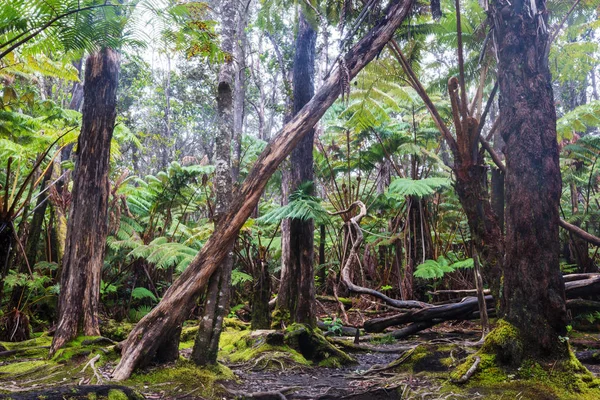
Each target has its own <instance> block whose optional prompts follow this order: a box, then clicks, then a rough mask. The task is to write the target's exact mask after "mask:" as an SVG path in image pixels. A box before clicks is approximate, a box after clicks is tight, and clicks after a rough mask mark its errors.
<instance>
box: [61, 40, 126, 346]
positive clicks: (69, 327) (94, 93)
mask: <svg viewBox="0 0 600 400" xmlns="http://www.w3.org/2000/svg"><path fill="white" fill-rule="evenodd" d="M118 78H119V55H118V53H117V52H116V51H114V50H112V49H108V48H104V49H102V50H100V51H99V52H97V53H94V54H92V55H90V56H89V57H88V59H87V61H86V68H85V86H84V106H83V124H82V126H81V134H80V135H79V141H78V146H77V154H78V157H77V164H76V168H75V176H74V181H73V199H72V203H71V212H70V218H69V221H68V226H67V243H66V248H65V255H64V259H63V268H62V276H61V291H60V296H59V304H58V307H59V321H58V326H57V328H56V334H55V335H54V339H53V341H52V346H51V348H50V354H54V353H55V352H56V350H58V349H59V348H61V347H62V346H63V345H64V344H65V343H66V342H67V341H69V340H71V339H73V338H74V337H75V336H77V333H78V326H79V324H80V323H83V332H84V333H85V334H86V335H99V334H100V329H99V325H98V302H99V297H100V274H101V269H102V264H103V261H104V249H105V245H106V236H107V234H108V223H107V212H108V196H109V182H108V172H109V166H110V165H109V161H110V141H111V139H112V134H113V129H114V126H115V117H116V110H115V107H116V96H117V84H118Z"/></svg>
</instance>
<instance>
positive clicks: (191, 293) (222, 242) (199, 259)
mask: <svg viewBox="0 0 600 400" xmlns="http://www.w3.org/2000/svg"><path fill="white" fill-rule="evenodd" d="M412 5H413V1H412V0H396V1H393V2H392V3H390V5H389V6H388V8H387V10H385V11H386V12H385V14H383V15H385V17H383V18H382V20H381V21H380V22H379V23H378V24H377V25H376V26H375V27H374V28H373V29H371V30H370V31H369V32H368V33H367V34H366V36H364V37H363V38H362V39H361V40H360V41H359V42H358V43H356V45H354V46H353V47H352V48H351V49H350V50H349V51H348V53H347V54H346V56H345V57H344V59H345V64H346V67H347V73H348V78H350V79H351V78H354V77H355V76H356V74H358V72H359V71H360V70H361V69H363V68H364V67H365V66H366V65H367V64H368V63H369V62H370V61H371V60H372V59H373V58H375V56H376V55H377V54H379V52H380V51H381V50H382V49H383V47H384V46H385V44H386V43H387V42H388V41H389V40H390V39H391V38H392V36H393V34H394V32H395V31H396V29H397V28H398V27H399V26H400V25H401V24H402V21H404V19H405V18H406V16H407V15H408V13H409V11H410V10H411V8H412ZM344 75H345V73H344V72H341V71H340V70H339V69H336V70H335V71H333V72H332V73H331V75H330V76H329V78H328V79H327V80H326V81H325V83H324V84H323V86H322V87H321V88H320V89H319V91H318V92H317V93H316V94H315V96H314V97H313V98H312V99H311V101H309V102H308V104H306V105H305V106H304V107H303V108H302V110H301V111H300V112H299V113H297V114H296V116H294V117H293V118H292V119H291V120H290V121H289V122H288V123H287V124H285V125H284V127H283V128H282V130H281V131H280V132H279V134H278V135H277V137H276V138H274V139H273V140H272V141H271V143H269V145H268V146H267V148H266V149H265V150H264V151H263V153H262V154H261V156H260V157H259V158H258V160H257V161H256V162H255V163H254V167H253V168H252V170H251V171H250V173H249V175H248V177H247V178H246V180H245V181H244V184H243V185H242V186H241V187H240V189H239V190H238V191H237V196H236V197H235V199H234V200H233V202H232V203H231V206H230V207H229V208H228V211H227V213H226V214H225V215H224V216H223V217H222V219H221V220H220V222H219V224H218V227H217V229H215V231H214V233H213V234H212V236H211V237H210V238H209V239H208V241H207V242H206V244H205V245H204V246H203V247H202V250H201V251H200V252H199V253H198V255H197V256H196V257H195V258H194V260H192V262H191V263H190V265H189V266H188V268H187V269H186V270H185V271H184V272H183V273H182V274H181V276H180V277H179V278H178V279H177V280H176V281H175V282H173V285H171V287H170V288H169V290H168V291H167V292H166V293H165V295H164V297H163V298H162V300H161V301H160V303H159V304H158V305H157V306H156V307H155V308H154V309H153V310H152V311H151V312H150V313H149V314H148V315H146V316H145V317H144V318H143V319H142V320H141V321H140V322H139V323H138V324H137V325H136V326H135V328H134V329H133V330H132V331H131V333H130V334H129V336H128V337H127V340H126V341H125V342H124V343H123V350H122V356H121V361H120V362H119V364H118V365H117V367H116V368H115V371H114V373H113V378H114V379H115V380H123V379H126V378H128V377H129V376H130V375H131V373H132V372H133V370H134V368H136V367H137V366H138V365H140V364H141V363H143V362H144V360H147V359H148V358H151V357H152V356H153V355H154V353H155V352H156V350H157V348H158V347H159V346H160V345H161V342H162V341H163V340H164V338H165V337H166V336H168V334H169V333H170V332H172V331H173V330H174V329H175V328H176V327H177V326H178V325H179V324H181V322H183V320H184V319H185V317H186V316H187V315H188V314H189V312H190V309H191V308H192V307H193V306H194V303H195V300H196V299H197V298H198V295H199V294H200V292H201V291H202V289H203V288H204V287H205V285H206V283H207V282H208V279H209V278H210V276H211V275H212V274H213V273H214V271H215V270H216V269H217V268H218V266H219V265H220V262H221V261H222V260H223V259H224V258H225V257H226V255H227V253H229V246H231V245H232V244H233V242H234V240H235V238H236V236H237V233H238V231H239V229H240V228H241V227H242V226H243V225H244V223H245V221H246V219H247V218H248V217H249V216H250V214H251V213H252V212H253V211H254V208H255V207H256V205H257V204H258V200H259V199H260V197H261V195H262V191H263V190H264V188H265V186H266V184H267V181H268V179H269V178H270V177H271V175H273V173H274V172H275V171H276V170H277V168H278V167H279V164H281V162H282V161H283V160H284V159H285V158H286V157H287V156H288V155H289V154H290V153H291V152H292V150H293V149H294V147H295V146H296V145H297V144H298V142H299V141H300V140H301V139H302V137H303V136H304V135H306V134H308V133H309V132H310V130H312V129H313V127H314V126H315V124H316V123H317V122H318V121H319V119H320V118H321V117H322V116H323V114H325V112H326V111H327V109H328V108H329V107H330V106H331V105H332V104H333V102H334V101H335V100H336V99H337V98H338V96H339V95H340V92H341V88H340V82H341V79H342V77H343V76H344Z"/></svg>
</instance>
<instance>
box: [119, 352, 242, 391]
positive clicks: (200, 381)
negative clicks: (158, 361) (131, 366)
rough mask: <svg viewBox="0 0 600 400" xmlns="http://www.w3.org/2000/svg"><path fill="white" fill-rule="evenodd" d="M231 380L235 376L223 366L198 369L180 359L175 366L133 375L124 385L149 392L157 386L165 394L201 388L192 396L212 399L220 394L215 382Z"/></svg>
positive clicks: (189, 362)
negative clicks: (146, 389) (165, 392)
mask: <svg viewBox="0 0 600 400" xmlns="http://www.w3.org/2000/svg"><path fill="white" fill-rule="evenodd" d="M232 379H235V375H234V374H233V372H231V370H230V369H229V368H227V367H225V366H224V365H221V364H217V365H214V366H208V367H198V366H196V365H195V364H194V363H192V362H191V361H186V360H182V359H180V360H179V361H177V362H176V363H175V364H170V365H165V366H160V367H156V368H152V369H148V370H146V371H143V372H138V373H135V374H134V375H132V376H131V378H129V379H128V380H127V381H125V382H124V383H125V384H126V385H127V386H134V387H139V388H142V389H145V388H148V389H150V390H151V389H152V388H153V387H154V386H157V387H158V388H160V390H165V391H167V392H169V391H174V390H175V389H177V391H179V390H180V389H181V390H182V391H184V392H186V391H191V390H194V389H197V388H201V390H198V391H197V392H194V396H196V395H197V396H202V397H208V398H214V397H217V396H219V395H220V394H222V393H221V389H220V388H219V386H218V385H216V382H218V381H222V380H232Z"/></svg>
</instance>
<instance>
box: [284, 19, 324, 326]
mask: <svg viewBox="0 0 600 400" xmlns="http://www.w3.org/2000/svg"><path fill="white" fill-rule="evenodd" d="M316 39H317V33H316V32H315V30H314V29H313V27H312V26H311V25H310V23H309V22H308V21H307V20H306V17H305V16H304V13H303V12H300V16H299V18H298V36H297V37H296V54H295V56H294V82H293V84H294V86H293V98H294V99H293V112H294V114H296V113H298V112H299V111H300V110H302V107H304V105H305V104H306V103H308V102H309V101H310V99H311V98H312V96H313V95H314V92H315V85H314V76H315V45H316ZM314 133H315V132H314V129H311V130H310V131H309V132H308V133H307V134H306V135H305V136H304V137H303V138H302V140H300V143H298V145H297V146H296V148H295V149H294V150H293V151H292V156H291V163H290V164H291V185H290V186H291V188H290V189H291V191H295V190H296V189H298V186H300V184H301V183H303V182H307V181H311V182H312V180H313V179H314V167H313V153H312V152H313V143H314ZM289 228H290V230H289V239H288V240H287V241H286V244H287V245H288V246H289V253H288V254H289V264H288V268H287V270H286V274H285V276H284V278H283V279H282V281H281V286H280V288H279V293H278V295H277V309H278V310H280V312H281V315H282V316H286V317H287V315H289V320H286V318H284V319H283V321H282V322H285V323H286V324H289V323H292V322H299V323H303V324H308V325H310V326H313V327H314V326H315V324H316V322H317V321H316V316H315V310H314V304H315V285H314V266H313V262H314V230H315V229H314V221H313V220H308V221H303V220H299V219H292V220H290V225H289Z"/></svg>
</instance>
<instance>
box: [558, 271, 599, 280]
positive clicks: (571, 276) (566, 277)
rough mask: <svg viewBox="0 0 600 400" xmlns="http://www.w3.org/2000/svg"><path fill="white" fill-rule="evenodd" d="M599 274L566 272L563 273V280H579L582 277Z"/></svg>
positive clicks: (593, 276) (591, 276)
mask: <svg viewBox="0 0 600 400" xmlns="http://www.w3.org/2000/svg"><path fill="white" fill-rule="evenodd" d="M597 276H600V274H598V273H595V272H594V273H588V274H567V275H563V280H564V281H565V282H573V281H581V280H584V279H590V278H595V277H597Z"/></svg>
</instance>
